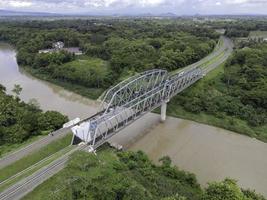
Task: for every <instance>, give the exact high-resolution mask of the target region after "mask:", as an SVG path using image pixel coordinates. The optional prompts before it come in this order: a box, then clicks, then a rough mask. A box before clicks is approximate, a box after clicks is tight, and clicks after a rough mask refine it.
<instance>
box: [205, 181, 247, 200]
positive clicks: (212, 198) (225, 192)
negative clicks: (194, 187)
mask: <svg viewBox="0 0 267 200" xmlns="http://www.w3.org/2000/svg"><path fill="white" fill-rule="evenodd" d="M202 199H203V200H247V199H246V197H245V195H244V194H243V193H242V191H241V189H240V188H239V187H238V185H237V183H236V181H234V180H231V179H225V180H224V181H223V182H214V183H210V184H209V186H208V188H206V189H205V192H204V194H203V196H202Z"/></svg>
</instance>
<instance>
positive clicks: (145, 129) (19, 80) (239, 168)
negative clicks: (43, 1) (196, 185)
mask: <svg viewBox="0 0 267 200" xmlns="http://www.w3.org/2000/svg"><path fill="white" fill-rule="evenodd" d="M0 83H1V84H2V85H4V86H5V87H6V88H7V92H8V93H11V90H12V89H13V87H14V84H20V85H21V86H22V88H23V90H22V93H21V95H20V98H21V99H22V100H24V101H26V102H28V101H29V100H30V99H33V98H34V99H36V100H37V101H38V102H39V104H40V107H41V108H42V109H44V110H57V111H59V112H62V113H64V114H66V115H68V116H69V118H70V119H72V118H75V117H80V118H85V117H88V116H90V115H92V114H94V113H95V112H96V111H97V107H98V105H99V104H98V103H97V102H95V101H92V100H89V99H86V98H84V97H82V96H80V95H77V94H75V93H73V92H69V91H66V90H64V89H63V88H61V87H58V86H55V85H54V84H51V83H48V82H46V81H42V80H39V79H36V78H34V77H32V76H31V75H29V74H27V73H25V72H24V71H22V70H21V69H19V67H18V65H17V62H16V52H15V51H14V49H13V48H12V47H10V46H9V45H7V44H4V43H0ZM111 141H112V142H115V143H119V144H122V145H123V146H125V147H126V148H128V149H130V150H143V151H144V152H146V153H147V154H148V156H149V157H150V158H151V159H152V160H153V161H155V162H157V161H158V159H159V158H160V157H162V156H165V155H169V156H170V157H171V158H172V160H173V163H174V164H175V165H177V166H179V168H181V169H184V170H187V171H190V172H193V173H195V174H196V176H197V179H198V181H199V182H200V183H201V184H202V186H205V185H206V183H207V182H209V181H214V180H222V179H224V178H226V177H231V178H234V179H236V180H238V183H239V184H240V185H241V186H242V187H244V188H251V189H255V190H256V191H257V192H260V193H262V194H264V195H265V196H267V144H266V143H263V142H261V141H258V140H256V139H253V138H249V137H246V136H243V135H239V134H236V133H232V132H230V131H227V130H224V129H219V128H215V127H212V126H207V125H203V124H199V123H195V122H192V121H187V120H182V119H177V118H172V117H168V118H167V120H166V122H165V123H160V122H159V115H157V114H153V113H149V114H147V115H145V116H144V117H142V118H141V119H139V120H138V121H136V122H135V123H134V124H132V125H130V126H129V127H127V128H126V129H124V130H122V131H121V132H120V133H118V134H117V135H115V136H114V137H113V138H112V139H111Z"/></svg>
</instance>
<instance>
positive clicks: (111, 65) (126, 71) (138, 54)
mask: <svg viewBox="0 0 267 200" xmlns="http://www.w3.org/2000/svg"><path fill="white" fill-rule="evenodd" d="M218 38H219V34H218V33H216V32H215V31H214V30H213V29H210V28H206V27H200V26H192V24H189V23H184V21H179V20H177V21H173V20H167V21H166V20H162V21H161V20H155V21H154V20H144V19H132V20H130V19H128V20H115V19H110V20H109V19H101V20H100V19H99V20H56V21H50V22H47V21H27V22H23V21H5V22H3V23H1V25H0V40H4V41H7V42H9V43H11V44H13V45H14V46H15V47H16V49H17V52H18V53H17V60H18V63H19V65H21V66H26V68H27V70H28V71H29V72H31V73H32V74H34V75H35V76H37V77H39V78H42V79H45V80H48V81H51V82H53V83H56V84H59V85H61V86H63V87H66V88H68V89H70V90H73V91H75V92H78V93H80V94H82V95H85V96H87V97H90V98H97V97H98V96H99V95H100V94H101V92H103V91H104V90H105V89H107V88H108V87H110V86H111V85H113V84H116V83H117V82H119V81H121V80H122V79H124V78H125V77H128V76H130V75H133V74H135V73H136V72H142V71H144V70H149V69H153V68H163V69H168V70H176V69H179V68H181V67H184V66H187V65H189V64H192V63H194V62H196V61H198V60H199V59H201V58H203V57H204V56H206V55H207V54H209V53H210V52H212V50H213V49H214V47H215V44H216V42H217V40H218ZM56 41H63V42H64V43H65V46H66V47H73V46H77V47H79V48H81V49H82V50H83V52H84V53H85V55H87V56H88V57H85V58H80V57H79V56H74V55H72V54H70V53H67V52H65V51H58V52H53V53H47V54H45V53H40V54H39V53H38V50H40V49H46V48H51V47H52V44H53V42H56ZM82 60H84V61H82Z"/></svg>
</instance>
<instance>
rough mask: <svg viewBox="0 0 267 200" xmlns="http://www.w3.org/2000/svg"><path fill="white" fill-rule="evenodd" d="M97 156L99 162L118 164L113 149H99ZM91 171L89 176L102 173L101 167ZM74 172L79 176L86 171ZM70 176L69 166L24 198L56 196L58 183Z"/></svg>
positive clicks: (47, 198) (44, 198)
mask: <svg viewBox="0 0 267 200" xmlns="http://www.w3.org/2000/svg"><path fill="white" fill-rule="evenodd" d="M78 154H80V152H76V153H75V154H74V155H73V156H75V155H78ZM97 158H98V160H99V161H100V162H99V163H104V165H105V166H107V165H108V166H109V165H110V166H112V163H114V165H115V164H116V162H117V160H118V158H117V157H116V155H115V154H114V153H113V150H112V149H105V148H103V149H102V150H98V153H97ZM90 171H91V172H90V173H88V175H87V176H88V177H95V176H96V175H97V174H98V173H100V171H101V169H100V168H95V169H94V168H93V167H92V170H90ZM73 173H74V174H76V175H77V176H79V174H83V173H84V172H81V171H80V170H79V171H73ZM67 176H69V171H68V169H67V168H64V169H63V170H61V171H60V172H59V173H57V174H56V175H54V176H52V177H51V178H49V179H48V180H46V181H45V182H44V183H42V184H41V185H39V186H38V187H37V188H35V189H34V190H33V191H32V192H31V193H29V194H28V195H26V196H25V197H24V198H23V200H32V199H34V200H49V199H51V197H54V198H56V196H57V191H56V187H57V186H58V184H61V183H62V182H66V177H67ZM65 187H66V186H65V185H62V187H61V189H62V190H64V189H65Z"/></svg>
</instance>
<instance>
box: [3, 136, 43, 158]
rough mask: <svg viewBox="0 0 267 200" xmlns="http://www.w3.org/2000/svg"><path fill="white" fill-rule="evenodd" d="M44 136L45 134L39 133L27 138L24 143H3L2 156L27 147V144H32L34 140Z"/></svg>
mask: <svg viewBox="0 0 267 200" xmlns="http://www.w3.org/2000/svg"><path fill="white" fill-rule="evenodd" d="M42 137H44V136H43V135H38V136H34V137H31V138H29V139H27V140H26V141H24V142H22V143H19V144H18V143H16V144H6V145H1V146H0V158H2V157H4V156H6V155H8V154H10V153H13V152H15V151H18V150H19V149H21V148H23V147H26V146H27V145H29V144H31V143H32V142H34V141H36V140H39V139H41V138H42Z"/></svg>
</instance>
